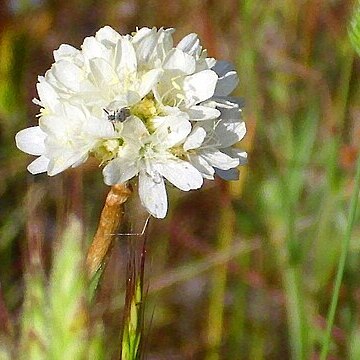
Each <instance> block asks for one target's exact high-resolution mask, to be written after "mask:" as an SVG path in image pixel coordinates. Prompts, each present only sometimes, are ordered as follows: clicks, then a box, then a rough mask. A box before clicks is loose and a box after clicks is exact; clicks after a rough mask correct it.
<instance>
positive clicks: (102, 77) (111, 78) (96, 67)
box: [89, 58, 118, 87]
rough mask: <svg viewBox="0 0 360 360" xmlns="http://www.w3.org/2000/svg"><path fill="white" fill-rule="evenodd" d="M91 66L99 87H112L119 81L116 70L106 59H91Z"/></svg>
mask: <svg viewBox="0 0 360 360" xmlns="http://www.w3.org/2000/svg"><path fill="white" fill-rule="evenodd" d="M89 65H90V69H91V72H92V75H93V76H94V81H95V83H96V84H97V85H98V86H99V87H103V86H108V85H112V84H114V83H116V82H117V81H118V76H117V74H116V73H115V71H114V69H113V68H112V66H111V65H110V64H109V63H108V62H107V61H105V60H104V59H100V58H96V59H91V60H90V61H89Z"/></svg>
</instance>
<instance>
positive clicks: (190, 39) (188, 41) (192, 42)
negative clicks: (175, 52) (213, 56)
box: [176, 33, 201, 55]
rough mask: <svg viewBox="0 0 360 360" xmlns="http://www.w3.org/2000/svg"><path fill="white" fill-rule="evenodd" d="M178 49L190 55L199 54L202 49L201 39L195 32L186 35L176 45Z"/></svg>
mask: <svg viewBox="0 0 360 360" xmlns="http://www.w3.org/2000/svg"><path fill="white" fill-rule="evenodd" d="M176 48H177V49H180V50H182V51H183V52H186V53H188V54H189V55H194V54H198V53H199V51H201V46H200V40H199V38H198V36H197V35H196V34H194V33H192V34H189V35H186V36H185V37H184V38H183V39H182V40H181V41H180V42H179V43H178V45H177V46H176Z"/></svg>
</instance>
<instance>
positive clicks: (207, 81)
mask: <svg viewBox="0 0 360 360" xmlns="http://www.w3.org/2000/svg"><path fill="white" fill-rule="evenodd" d="M217 80H218V77H217V75H216V73H215V72H214V71H212V70H204V71H200V72H198V73H196V74H194V75H190V76H187V77H186V78H185V80H184V84H183V90H184V92H185V96H186V98H187V100H188V102H189V103H190V104H191V105H195V104H197V103H199V102H201V101H205V100H207V99H209V98H211V97H212V96H213V95H214V90H215V86H216V82H217Z"/></svg>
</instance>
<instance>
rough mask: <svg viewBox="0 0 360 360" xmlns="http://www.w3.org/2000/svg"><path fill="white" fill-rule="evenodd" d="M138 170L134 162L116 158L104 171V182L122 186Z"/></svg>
mask: <svg viewBox="0 0 360 360" xmlns="http://www.w3.org/2000/svg"><path fill="white" fill-rule="evenodd" d="M137 173H138V169H137V167H136V166H135V163H134V161H132V160H130V161H128V159H126V158H116V159H114V160H112V161H110V162H109V163H108V164H107V165H106V166H105V167H104V169H103V175H104V182H105V184H107V185H114V184H122V183H124V182H126V181H128V180H130V179H131V178H133V177H134V176H135V175H137Z"/></svg>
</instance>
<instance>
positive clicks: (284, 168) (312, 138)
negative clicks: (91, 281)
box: [0, 0, 360, 360]
mask: <svg viewBox="0 0 360 360" xmlns="http://www.w3.org/2000/svg"><path fill="white" fill-rule="evenodd" d="M352 5H353V2H351V1H346V0H343V1H338V0H332V1H326V0H305V1H300V0H283V1H276V2H265V1H250V0H244V1H235V0H224V1H222V2H215V1H211V0H207V1H205V0H204V1H201V0H198V1H189V0H180V1H177V2H171V3H170V2H169V3H165V2H163V1H159V0H152V1H143V0H124V1H108V0H105V1H102V2H96V1H91V0H83V1H80V0H75V1H70V2H66V1H56V0H48V1H41V0H38V1H30V0H22V1H16V0H12V1H8V2H7V3H5V4H4V5H2V8H1V9H0V141H1V152H0V161H1V167H0V204H1V206H0V284H1V294H0V295H1V296H0V333H1V334H2V335H1V336H0V359H9V358H12V357H11V356H13V355H11V354H12V351H14V350H15V349H13V348H12V346H13V344H14V343H15V342H14V338H16V337H18V333H19V329H20V328H22V334H23V336H25V335H26V334H27V332H26V331H27V330H26V329H30V330H31V331H30V332H31V334H30V335H31V336H33V335H34V334H33V331H36V334H38V335H37V336H36V337H35V340H36V339H37V340H39V339H42V338H43V337H44V336H45V333H44V322H46V321H50V322H51V321H55V320H56V319H52V320H49V319H48V318H46V319H45V318H43V316H44V312H43V310H44V309H42V311H40V310H39V308H37V309H36V308H35V310H34V308H33V310H32V311H28V310H29V308H28V304H29V301H30V300H29V299H32V301H35V302H36V304H37V305H38V306H39V307H40V308H41V307H44V308H45V307H46V308H50V309H51V306H55V302H59V304H58V305H56V307H57V308H58V307H59V305H61V304H62V303H63V304H65V303H66V302H68V301H70V303H71V296H70V293H69V292H68V290H66V289H62V288H61V276H60V273H61V272H60V271H59V270H56V269H58V268H59V267H62V266H65V265H64V263H63V262H66V261H67V260H66V257H63V258H61V255H59V258H58V259H57V260H54V262H53V261H52V259H53V253H56V251H54V249H56V246H55V245H56V239H58V238H59V237H60V235H61V234H62V233H63V230H64V228H65V227H66V224H67V222H68V218H69V216H70V214H75V215H76V216H77V218H78V219H79V220H80V222H81V224H82V227H83V228H84V236H82V237H81V236H77V237H76V238H77V239H78V241H80V240H82V243H81V248H82V249H83V251H84V249H86V247H87V245H88V244H89V242H90V241H91V238H92V236H93V234H94V232H95V230H96V226H97V221H98V218H99V214H100V211H101V205H102V203H103V201H104V197H105V194H106V192H107V191H108V189H107V187H106V186H105V185H104V184H103V181H102V178H101V172H100V171H99V170H98V169H97V164H95V163H94V164H93V163H89V164H87V165H86V166H83V167H81V168H79V169H73V170H70V171H67V172H66V173H64V174H61V175H58V176H56V177H54V178H49V177H47V176H46V175H38V176H36V177H33V176H30V175H29V174H27V173H26V165H27V164H28V163H29V161H30V159H29V157H27V156H26V155H24V154H23V153H21V152H20V151H18V150H17V149H16V147H15V142H14V136H15V133H16V132H17V131H19V130H20V129H22V128H24V127H26V126H30V125H34V124H36V117H35V115H36V114H37V112H38V111H39V109H38V107H37V106H36V105H34V104H32V102H31V100H32V99H33V98H34V97H36V88H35V84H36V81H37V76H38V75H40V74H43V73H44V72H45V71H46V70H47V69H48V68H49V66H50V65H51V63H52V51H53V50H54V49H56V48H57V47H58V46H59V45H60V44H61V43H68V44H72V45H74V46H76V47H79V46H80V44H81V43H82V40H83V38H84V37H86V36H90V35H93V34H94V33H95V31H96V30H97V29H98V28H99V27H101V26H103V25H106V24H108V25H111V26H113V27H114V28H115V29H116V30H118V31H119V32H121V33H128V32H131V31H133V30H134V28H135V27H136V26H139V27H141V26H157V27H161V26H164V27H174V28H176V29H177V32H176V34H175V37H176V38H177V39H180V38H181V37H182V36H184V35H186V34H187V33H189V32H196V33H198V34H199V36H200V38H201V39H202V42H203V44H204V46H205V47H206V48H207V49H208V50H209V53H210V55H211V56H214V57H216V58H218V59H225V60H229V61H232V62H234V63H235V64H236V67H237V70H238V73H239V76H240V86H239V88H238V90H237V94H236V95H239V96H242V97H244V98H245V101H246V107H245V110H244V113H245V120H246V123H247V127H248V134H247V137H246V140H245V142H244V143H243V144H241V146H242V147H244V148H246V149H247V150H248V151H249V164H248V166H246V167H245V168H242V169H241V171H242V173H241V175H242V177H241V179H240V181H238V182H234V183H232V184H230V185H227V184H224V183H223V182H222V181H215V182H208V183H207V184H206V186H205V187H204V188H203V189H202V190H201V191H198V192H193V193H190V194H185V193H180V192H178V191H176V190H172V189H170V191H169V193H170V196H171V200H170V207H171V211H170V213H169V215H168V216H167V218H166V220H156V221H152V222H151V224H150V228H149V230H150V232H149V237H148V243H147V247H148V250H147V266H146V270H145V273H146V274H145V290H146V289H147V291H146V296H145V302H146V305H145V310H146V313H145V318H146V319H145V339H146V341H145V344H144V348H145V350H146V354H147V358H149V359H206V360H217V359H251V360H253V359H254V360H257V359H290V358H292V359H316V358H317V356H318V354H319V352H320V348H321V343H322V339H323V336H324V332H325V319H326V315H327V311H328V307H329V304H330V299H331V296H332V289H333V281H334V274H335V272H336V267H337V263H338V258H339V254H340V250H341V241H342V238H343V236H344V232H345V229H346V224H347V218H346V217H347V212H348V206H349V199H350V196H351V192H352V188H353V185H354V184H353V179H354V166H355V159H356V157H357V154H358V151H359V145H358V144H359V140H358V139H359V137H360V127H359V120H360V102H359V99H360V81H359V80H360V66H359V65H360V60H359V57H357V56H356V55H355V53H354V51H353V50H352V48H351V45H350V41H349V39H348V35H347V26H348V23H349V18H350V15H351V12H352ZM358 220H359V219H358V217H357V221H356V223H355V228H354V231H353V235H352V239H351V243H350V250H349V254H348V259H347V263H346V269H345V274H344V279H343V283H342V287H341V292H340V298H339V304H338V310H337V313H336V318H335V327H334V329H333V332H332V340H331V341H332V342H331V346H330V352H331V359H354V360H356V359H359V358H360V323H359V318H360V271H359V269H360V256H359V251H360V242H359V235H360V224H359V221H358ZM68 236H69V235H68ZM65 237H66V236H65ZM129 241H131V242H132V243H133V244H132V246H136V244H137V240H136V239H134V238H133V239H131V240H129V239H125V238H124V237H122V236H119V238H118V240H117V242H116V244H115V247H114V249H113V252H112V256H111V259H110V262H109V264H108V267H107V269H106V272H105V274H104V279H103V283H102V286H101V289H100V290H99V293H98V294H97V297H96V299H95V301H94V304H93V306H92V307H91V311H90V310H89V311H90V315H89V321H90V322H91V323H94V324H95V325H94V326H93V328H94V329H95V330H94V335H93V336H90V338H93V339H94V340H93V344H92V345H91V348H92V349H93V351H94V353H93V355H88V356H89V358H92V359H101V358H102V357H100V355H96V354H100V353H101V349H102V345H101V341H102V340H101V338H100V335H99V334H100V333H101V334H103V335H105V336H104V338H105V339H104V341H105V345H106V346H105V347H104V349H106V356H104V358H105V359H111V358H116V354H118V351H119V346H120V345H119V344H121V341H120V332H121V323H122V311H123V305H124V296H123V294H124V289H125V285H126V258H127V248H128V242H129ZM138 243H139V244H140V243H141V241H140V240H139V241H138ZM68 246H69V249H70V248H71V245H69V244H68ZM69 249H68V251H70V252H71V251H74V253H76V251H75V250H69ZM72 260H73V261H74V262H76V261H77V260H76V258H75V259H72ZM37 261H38V262H39V263H41V264H43V266H42V267H41V269H42V270H41V271H40V270H39V269H38V267H37V266H35V265H36V263H37ZM79 261H80V260H79ZM34 264H35V265H34ZM52 265H53V266H52ZM69 266H70V265H69ZM69 268H70V267H69ZM75 268H76V266H75ZM36 269H38V270H36ZM30 270H31V271H30ZM29 274H30V275H31V274H32V275H33V276H32V277H31V276H30V275H29ZM78 274H79V273H78V272H77V275H78ZM69 276H70V277H71V275H69ZM47 279H50V280H49V281H50V284H49V286H46V283H47V281H48V280H47ZM77 280H78V281H79V283H77V285H74V286H75V287H74V288H73V290H72V291H75V293H76V292H78V291H80V290H79V287H80V288H84V286H85V285H84V284H82V283H81V276H80V277H79V278H78V279H77ZM44 292H46V294H47V295H46V296H47V297H48V300H47V301H45V300H44V298H43V294H44ZM68 296H69V297H68ZM74 296H75V295H74ZM75 297H76V296H75ZM73 298H74V297H73ZM69 299H70V300H69ZM41 304H43V305H41ZM70 305H71V304H70ZM70 308H71V306H70ZM66 311H70V310H69V308H67V310H66V309H64V312H63V313H58V314H56V316H59V317H62V318H67V317H70V319H68V320H69V321H70V320H71V315H69V313H66ZM49 313H50V314H51V310H48V315H47V316H49ZM22 314H23V315H22ZM54 315H55V314H54ZM100 318H101V319H102V322H103V324H102V325H99V324H97V321H98V320H96V321H95V320H94V319H100ZM79 321H80V322H81V321H82V320H81V319H80V320H79ZM21 324H22V325H21ZM96 324H97V325H96ZM63 325H64V324H63ZM65 325H66V324H65ZM67 325H69V326H72V325H71V324H67ZM67 325H66V326H67ZM75 328H77V329H78V330H79V333H77V335H76V336H78V337H80V338H81V336H83V334H81V331H80V330H81V326H80V325H79V324H77V325H76V326H75ZM34 329H35V330H34ZM57 330H58V331H59V332H62V331H63V332H66V331H67V330H66V329H61V328H57ZM24 334H25V335H24ZM31 336H30V338H31V339H33V338H32V337H31ZM58 336H59V338H60V337H61V335H58ZM76 336H75V338H74V341H75V340H76ZM45 337H46V336H45ZM35 340H34V341H35ZM22 341H23V342H20V343H22V344H24V341H25V340H24V338H23V339H22ZM78 341H80V340H78ZM84 344H85V343H84ZM47 346H50V347H51V346H56V344H55V343H54V344H53V345H51V344H48V345H47ZM21 349H24V347H22V348H21ZM34 349H35V350H34V351H39V354H40V355H39V357H33V358H34V359H41V358H44V357H41V351H42V348H41V346H40V348H39V349H40V350H39V349H37V350H36V348H34ZM58 350H59V349H57V350H54V357H53V358H54V359H55V358H56V359H61V358H64V359H65V358H66V359H70V358H71V356H70V357H64V356H65V355H64V354H63V355H62V356H63V357H61V356H59V357H56V355H55V353H56V351H58ZM69 351H71V348H70V347H69ZM76 351H83V352H84V353H85V352H86V351H88V350H87V349H85V345H84V348H83V349H81V348H77V349H76ZM97 351H98V353H96V352H97ZM23 352H24V354H23V356H25V357H24V358H30V357H27V355H28V354H27V353H26V352H27V350H23ZM94 354H95V355H94ZM34 356H35V355H34ZM83 356H85V355H83ZM91 356H93V357H91ZM13 358H14V357H13ZM45 358H46V357H45ZM79 358H81V357H79ZM85 358H87V357H85ZM74 359H75V357H74Z"/></svg>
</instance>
